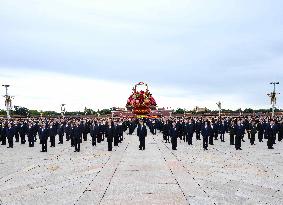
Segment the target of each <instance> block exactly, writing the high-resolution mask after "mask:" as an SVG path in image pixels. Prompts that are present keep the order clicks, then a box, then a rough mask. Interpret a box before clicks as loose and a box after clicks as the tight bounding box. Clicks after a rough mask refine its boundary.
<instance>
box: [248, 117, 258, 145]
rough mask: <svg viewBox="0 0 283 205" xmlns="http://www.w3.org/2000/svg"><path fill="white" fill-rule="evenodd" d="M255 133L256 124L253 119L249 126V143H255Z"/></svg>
mask: <svg viewBox="0 0 283 205" xmlns="http://www.w3.org/2000/svg"><path fill="white" fill-rule="evenodd" d="M256 133H257V126H256V124H255V121H252V123H251V126H250V143H251V145H255V135H256Z"/></svg>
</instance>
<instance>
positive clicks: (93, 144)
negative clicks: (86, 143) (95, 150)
mask: <svg viewBox="0 0 283 205" xmlns="http://www.w3.org/2000/svg"><path fill="white" fill-rule="evenodd" d="M91 142H92V146H96V137H92V138H91Z"/></svg>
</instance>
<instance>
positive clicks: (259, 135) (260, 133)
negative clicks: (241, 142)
mask: <svg viewBox="0 0 283 205" xmlns="http://www.w3.org/2000/svg"><path fill="white" fill-rule="evenodd" d="M258 140H259V141H260V142H262V140H263V133H262V132H259V133H258Z"/></svg>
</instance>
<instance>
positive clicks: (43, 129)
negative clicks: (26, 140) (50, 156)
mask: <svg viewBox="0 0 283 205" xmlns="http://www.w3.org/2000/svg"><path fill="white" fill-rule="evenodd" d="M48 136H49V131H48V128H47V126H46V125H45V124H41V125H40V129H39V139H40V142H41V146H42V149H41V152H47V140H48Z"/></svg>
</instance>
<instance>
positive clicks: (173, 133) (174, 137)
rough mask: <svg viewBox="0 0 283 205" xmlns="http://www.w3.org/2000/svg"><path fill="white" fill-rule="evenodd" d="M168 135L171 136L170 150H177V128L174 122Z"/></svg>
mask: <svg viewBox="0 0 283 205" xmlns="http://www.w3.org/2000/svg"><path fill="white" fill-rule="evenodd" d="M169 135H170V137H171V144H172V150H177V142H178V140H177V139H178V129H177V127H176V122H173V124H172V127H171V128H170V131H169Z"/></svg>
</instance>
